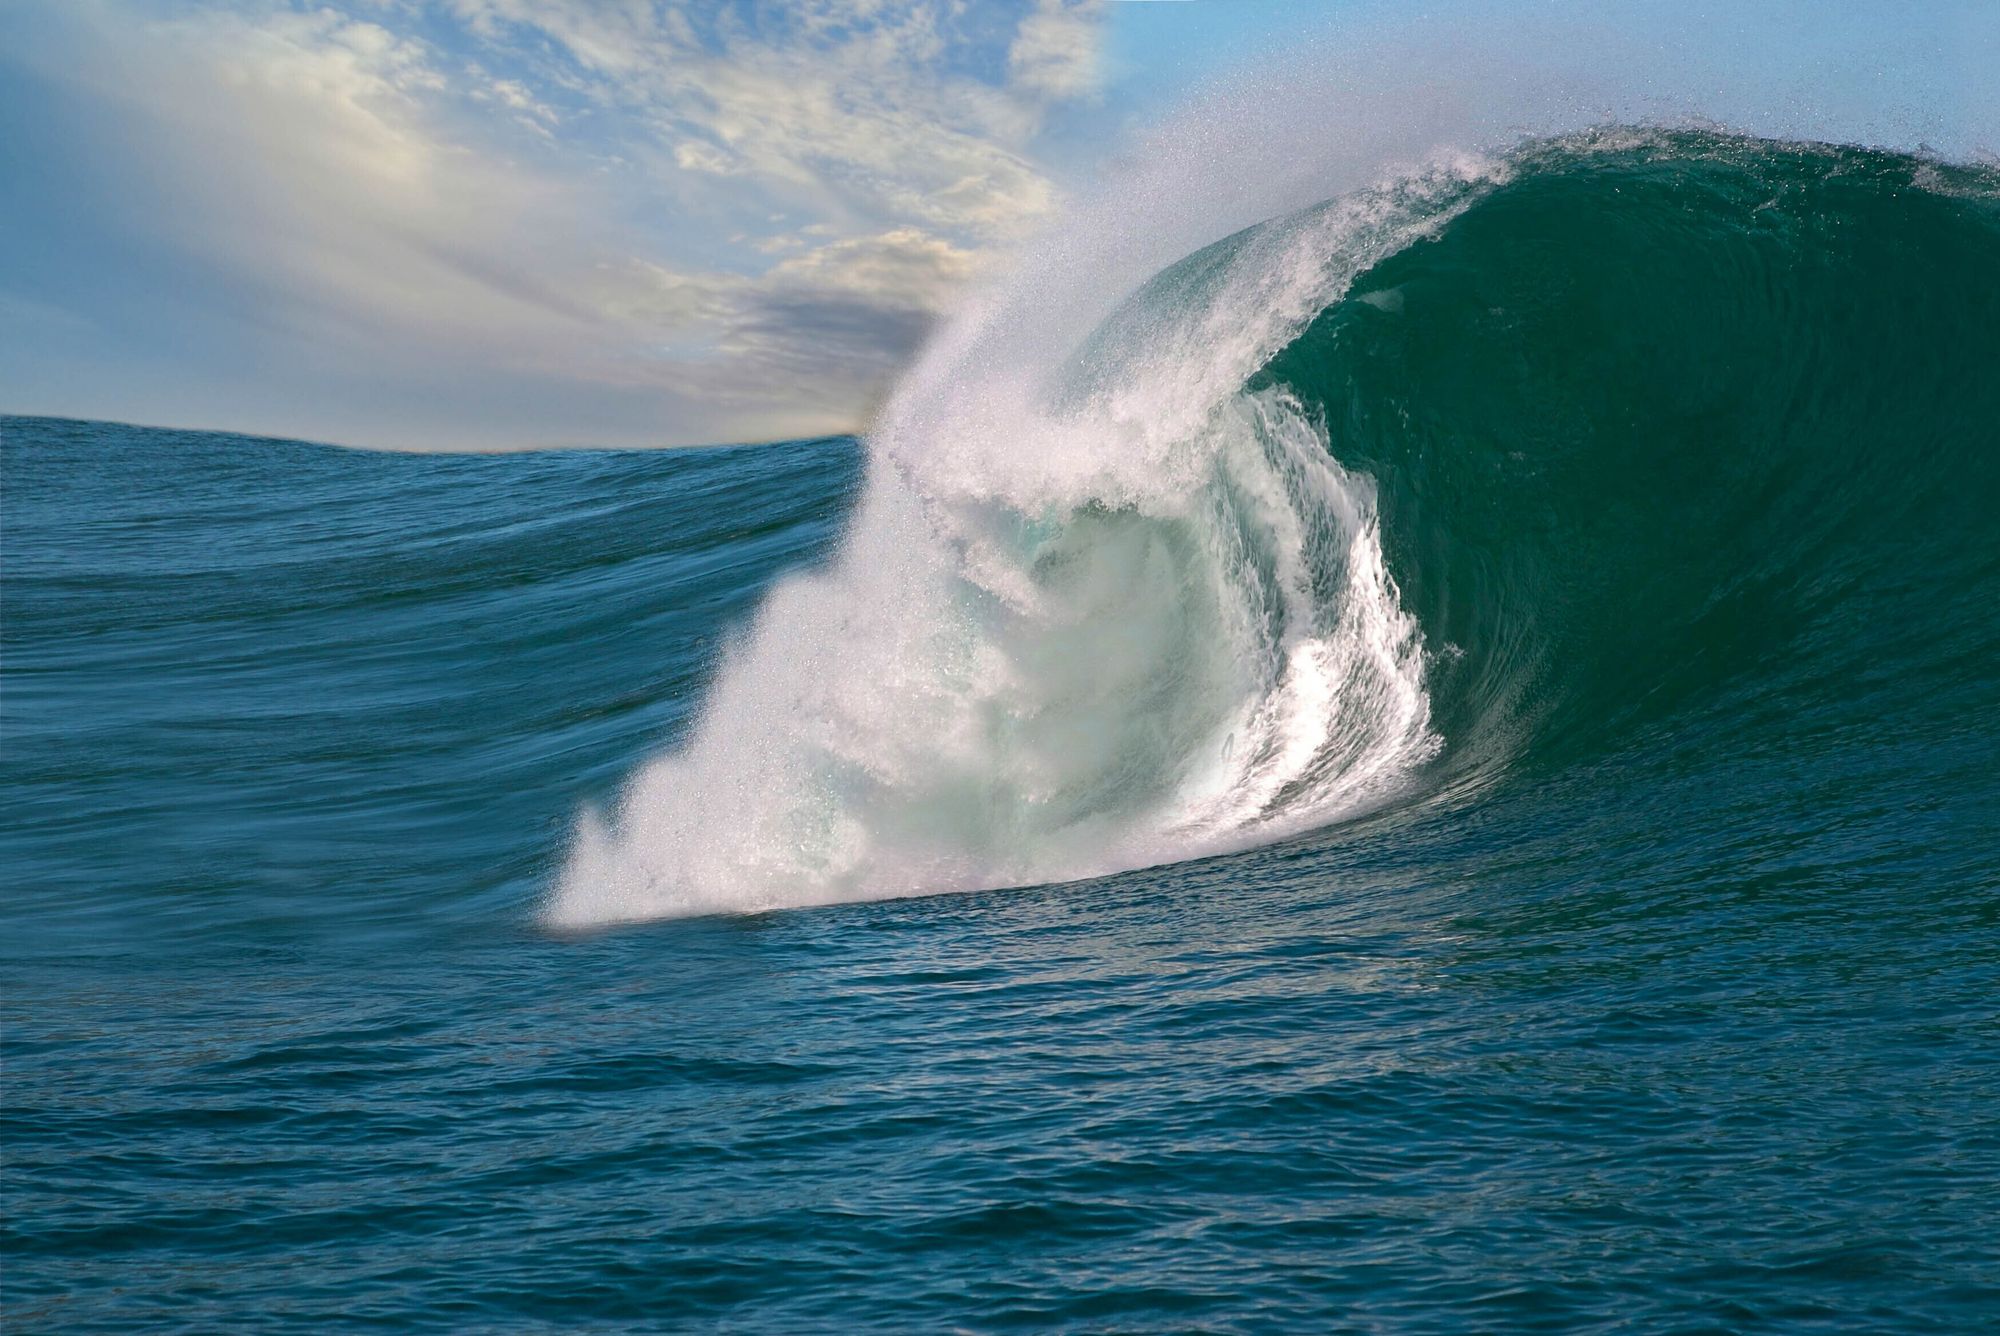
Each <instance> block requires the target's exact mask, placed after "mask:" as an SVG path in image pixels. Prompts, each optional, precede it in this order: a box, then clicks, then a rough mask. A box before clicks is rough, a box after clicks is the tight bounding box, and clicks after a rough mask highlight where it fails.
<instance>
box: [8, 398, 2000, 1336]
mask: <svg viewBox="0 0 2000 1336" xmlns="http://www.w3.org/2000/svg"><path fill="white" fill-rule="evenodd" d="M5 451H6V453H5V456H4V460H5V469H6V483H7V490H6V511H5V521H6V533H5V548H4V556H5V569H6V588H5V616H6V676H5V715H4V722H5V790H4V792H5V811H6V825H5V833H4V841H5V842H4V845H0V855H4V867H5V869H6V882H7V889H6V899H5V920H4V934H0V940H4V948H0V950H4V971H5V973H4V998H5V1009H6V1015H5V1041H6V1103H7V1115H6V1117H7V1121H6V1128H5V1149H6V1170H5V1172H6V1206H7V1240H6V1241H7V1259H6V1266H5V1279H4V1285H5V1300H6V1307H7V1313H8V1323H7V1325H8V1328H9V1329H10V1330H13V1331H22V1332H25V1331H75V1330H103V1329H118V1328H122V1329H130V1330H173V1329H186V1330H217V1329H231V1330H237V1329H287V1330H301V1331H316V1330H329V1329H345V1328H351V1327H364V1326H383V1327H394V1328H397V1329H433V1330H463V1329H502V1330H505V1329H514V1330H532V1329H536V1328H539V1327H543V1326H552V1325H588V1324H597V1325H600V1326H607V1327H611V1328H630V1327H661V1326H666V1327H696V1328H707V1327H711V1326H724V1327H729V1328H732V1329H747V1330H828V1329H859V1328H880V1329H924V1330H933V1329H947V1328H963V1329H967V1330H1004V1329H1048V1328H1062V1329H1069V1330H1187V1329H1197V1328H1199V1329H1228V1330H1275V1329H1314V1330H1326V1329H1355V1330H1397V1331H1432V1330H1437V1331H1444V1330H1465V1329H1479V1330H1495V1329H1506V1330H1515V1329H1518V1330H1530V1329H1565V1330H1568V1329H1589V1330H1632V1331H1640V1330H1645V1331H1659V1330H1690V1331H1692V1330H1800V1329H1847V1330H1906V1331H1924V1330H1957V1331H1973V1330H1978V1329H1981V1328H1982V1327H1983V1326H1984V1325H1986V1324H1987V1323H1988V1322H1989V1321H1990V1320H1991V1319H1992V1318H1993V1317H1994V1316H1995V1314H1996V1313H2000V1253H1996V1245H1995V1239H1996V1238H2000V1112H1996V1111H2000V1005H1997V1004H1996V999H2000V948H1996V945H1995V929H1996V926H2000V893H1997V892H1996V878H1995V875H1994V872H1995V866H1994V863H1995V851H1994V847H1993V844H1992V842H1991V839H1990V837H1991V835H1992V834H1993V831H1994V827H1993V825H1992V824H1991V821H1990V816H1989V812H1990V808H1989V807H1988V806H1987V799H1988V798H1989V797H1990V779H1989V778H1987V777H1986V774H1985V773H1984V772H1983V771H1982V772H1980V773H1978V774H1973V775H1970V776H1967V777H1961V779H1960V781H1959V782H1960V783H1961V784H1963V785H1964V789H1962V790H1961V792H1969V793H1970V794H1971V796H1970V797H1963V798H1962V797H1960V796H1958V795H1957V794H1954V793H1953V792H1949V791H1947V792H1939V791H1936V790H1935V789H1934V788H1932V787H1930V786H1931V785H1932V784H1934V783H1935V782H1936V781H1937V780H1938V779H1939V778H1940V777H1941V776H1943V775H1957V773H1958V772H1957V769H1956V766H1957V765H1958V764H1959V763H1960V762H1964V763H1971V762H1975V761H1979V760H1981V759H1986V760H1990V758H1991V752H1990V750H1985V749H1986V748H1988V747H1989V746H1990V741H1991V736H1992V735H1991V726H1990V720H1989V721H1970V731H1969V732H1968V733H1967V735H1966V740H1965V744H1964V748H1965V750H1964V754H1963V755H1962V756H1960V757H1958V758H1957V760H1956V761H1954V760H1953V759H1952V758H1950V757H1949V756H1946V757H1944V758H1942V759H1937V760H1933V761H1932V762H1930V763H1928V765H1926V763H1924V762H1923V761H1922V759H1921V758H1917V759H1913V758H1911V757H1908V756H1903V755H1900V754H1899V753H1897V752H1896V751H1895V750H1894V749H1893V748H1889V749H1886V750H1883V751H1881V752H1879V753H1877V755H1878V757H1879V760H1880V764H1876V765H1871V766H1868V767H1863V766H1860V765H1858V764H1855V765H1852V766H1841V765H1835V766H1827V765H1819V764H1815V763H1814V761H1813V758H1812V755H1811V754H1810V749H1807V750H1806V752H1805V754H1801V751H1800V749H1798V748H1791V749H1788V748H1784V747H1770V748H1766V749H1764V750H1763V751H1762V752H1761V753H1760V754H1748V755H1743V756H1741V757H1738V758H1735V759H1734V760H1733V761H1732V763H1731V767H1732V770H1733V771H1735V772H1736V773H1735V775H1734V778H1733V780H1732V787H1731V790H1730V797H1729V799H1728V800H1727V801H1724V802H1718V801H1715V800H1714V798H1713V796H1712V794H1710V793H1707V792H1704V790H1706V789H1708V788H1710V787H1711V786H1712V785H1713V783H1714V780H1713V775H1712V773H1711V772H1710V770H1709V768H1708V767H1706V766H1705V765H1704V764H1703V763H1702V760H1701V757H1700V755H1699V752H1700V750H1701V749H1700V748H1699V747H1693V748H1687V749H1677V748H1674V747H1671V746H1669V747H1664V748H1661V749H1659V750H1657V751H1651V752H1646V753H1644V754H1640V755H1636V756H1626V757H1612V758H1608V759H1605V760H1603V761H1602V762H1601V763H1599V764H1596V765H1592V766H1589V767H1585V768H1580V769H1578V770H1576V771H1574V772H1571V773H1567V774H1562V775H1556V776H1552V777H1549V778H1547V779H1545V780H1544V781H1542V782H1539V783H1537V784H1535V785H1532V786H1525V787H1521V788H1518V789H1514V790H1510V791H1507V792H1504V793H1502V794H1499V795H1494V796H1490V797H1488V798H1486V799H1484V800H1481V801H1478V802H1475V803H1472V804H1469V805H1465V806H1457V807H1454V806H1449V805H1447V806H1444V807H1433V808H1428V809H1424V810H1419V811H1414V812H1406V813H1402V814H1390V815H1387V816H1384V817H1381V818H1377V819H1376V820H1374V821H1372V822H1365V823H1362V824H1359V825H1354V826H1349V827H1346V828H1343V829H1340V830H1337V831H1334V832H1329V833H1327V834H1324V835H1321V836H1318V837H1315V838H1311V839H1307V840H1304V841H1299V842H1295V843H1291V844H1286V845H1282V846H1277V847H1272V848H1266V849H1263V850H1259V851H1254V852H1251V853H1248V854H1244V855H1241V856H1237V857H1233V858H1224V859H1217V860H1210V861H1206V862H1202V863H1197V864H1187V865H1182V866H1177V867H1170V868H1164V869H1159V870H1156V871H1151V872H1141V873H1133V874H1127V875H1124V876H1121V877H1116V878H1111V879H1108V880H1105V881H1100V882H1095V883H1084V884H1077V885H1070V886H1064V887H1056V888H1043V889H1030V890H1021V891H1011V892H994V893H986V894H976V895H960V896H946V897H940V898H934V899H919V900H902V901H895V902H888V903H879V904H861V905H852V906H844V907H836V908H828V909H816V910H805V911H795V912H788V913H779V914H772V915H765V916H754V917H747V918H717V919H701V920H692V921H681V922H675V923H669V924H664V925H660V926H658V927H655V928H651V929H636V930H626V931H621V932H618V933H613V934H608V935H601V936H596V937H589V938H584V939H580V940H567V939H557V938H552V937H550V936H547V935H545V934H543V933H541V932H539V931H538V930H537V929H536V928H535V926H534V924H533V920H532V910H533V906H534V902H535V900H536V898H537V896H538V895H539V894H540V893H541V891H542V889H543V887H544V882H545V879H546V877H547V876H548V875H549V873H550V872H551V870H552V868H553V866H554V865H555V864H556V863H557V862H558V861H559V860H560V857H561V853H562V848H563V844H564V840H565V837H566V832H567V830H568V829H569V826H570V823H571V821H572V819H573V816H574V813H575V811H576V808H577V805H578V803H579V801H580V800H581V799H583V798H586V797H588V796H590V795H593V794H595V795H599V796H602V795H604V794H605V793H607V792H608V791H609V790H610V788H611V787H612V786H613V785H614V784H615V782H616V779H617V777H618V776H619V775H620V774H621V773H623V772H624V771H625V770H626V769H627V768H629V767H630V766H631V765H633V764H634V763H636V762H637V761H638V760H639V759H640V758H641V757H642V756H643V755H644V754H646V753H647V752H648V751H650V750H651V749H652V748H654V747H655V746H656V745H657V744H659V743H660V742H661V740H662V739H663V738H667V737H671V736H672V735H673V734H674V733H675V730H677V729H681V728H684V727H685V726H686V721H687V712H688V709H689V704H690V701H691V700H693V699H694V698H695V696H696V692H697V688H698V685H699V683H700V681H701V680H702V675H703V672H704V665H705V664H707V663H709V662H710V651H711V650H712V648H713V647H714V645H715V643H716V642H717V640H718V638H721V637H726V636H727V635H728V633H729V630H730V628H731V627H732V626H733V625H735V624H737V622H738V621H739V620H740V619H741V618H742V617H743V616H744V615H745V614H746V613H747V611H748V610H749V609H750V608H751V607H752V605H753V604H754V602H755V600H756V597H757V594H758V591H759V590H760V588H762V587H763V586H764V585H765V583H766V582H768V581H769V580H770V579H771V578H772V577H773V575H774V574H775V573H777V572H779V571H781V570H783V569H785V568H787V567H789V566H791V565H794V564H796V563H801V562H810V561H813V560H814V559H815V558H816V556H818V555H819V554H821V553H822V552H823V551H824V550H825V547H826V545H827V543H828V541H829V539H830V537H831V535H832V534H833V532H834V530H835V528H836V526H837V523H838V520H839V517H840V515H841V513H842V498H843V497H844V496H846V495H847V494H848V493H849V491H850V489H851V488H852V487H853V485H854V484H855V481H856V476H857V460H856V455H855V452H854V449H853V447H852V445H851V444H850V443H846V442H839V441H835V442H825V443H809V444H802V445H797V446H789V447H783V448H778V449H770V450H721V451H694V452H681V453H668V454H602V455H599V454H587V453H578V454H559V455H547V456H529V457H474V458H465V457H453V458H436V457H424V456H386V455H372V454H362V453H352V452H342V451H337V450H331V449H323V448H319V447H313V446H303V445H293V444H286V443H281V442H270V441H258V440H247V439H242V438H235V437H218V436H201V435H191V434H185V433H173V432H158V431H146V430H141V429H136V428H126V427H114V426H106V425H97V424H81V423H69V422H54V421H41V420H23V419H10V420H8V421H7V423H6V444H5ZM746 515H754V516H756V517H757V519H758V522H757V523H756V524H755V525H745V524H744V522H743V517H744V516H746ZM1982 786H1985V787H1982ZM1683 811H1694V812H1698V813H1699V814H1700V815H1699V820H1698V821H1692V822H1687V821H1676V820H1674V819H1673V817H1674V814H1675V813H1676V812H1683Z"/></svg>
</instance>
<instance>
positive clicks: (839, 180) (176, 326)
mask: <svg viewBox="0 0 2000 1336" xmlns="http://www.w3.org/2000/svg"><path fill="white" fill-rule="evenodd" d="M1097 21H1098V20H1097V17H1096V10H1095V8H1094V6H1093V5H1092V4H1090V3H1070V0H1041V3H1034V4H1026V3H1024V4H1021V5H1016V6H1001V7H990V6H963V5H958V4H930V3H910V2H904V3H896V2H894V0H880V2H875V0H813V2H811V3H805V4H801V5H795V6H775V5H772V6H767V5H762V4H748V3H726V4H704V5H677V4H649V3H625V2H623V0H570V2H569V3H549V2H547V0H541V2H538V3H527V0H435V2H431V3H417V2H416V0H352V2H351V3H347V4H344V5H291V4H283V3H275V2H271V3H260V2H258V0H227V2H225V0H216V2H215V3H210V4H203V5H197V6H194V7H193V8H192V9H190V8H189V7H188V6H185V5H175V6H166V5H160V4H153V3H149V2H148V0H78V3H76V4H66V5H63V6H60V7H59V8H58V7H56V6H54V5H50V6H44V7H40V8H39V9H38V10H37V9H34V8H32V7H31V9H30V10H28V11H22V12H17V13H16V14H15V15H14V17H13V18H12V19H11V20H7V21H4V22H0V27H8V28H10V29H11V31H8V32H5V33H0V35H4V36H7V37H10V38H12V39H13V40H12V41H10V42H9V43H8V49H9V50H10V51H11V52H12V53H13V54H12V55H11V57H8V58H6V59H9V60H11V62H12V63H13V64H14V65H15V67H16V68H17V69H18V70H19V71H21V72H23V73H25V74H26V75H28V76H30V77H28V78H27V79H24V80H22V81H21V82H20V83H18V84H17V85H16V87H17V92H16V93H15V94H14V95H13V96H12V97H8V98H0V117H4V118H5V121H6V122H7V123H6V125H5V126H4V127H0V128H4V129H5V130H6V132H7V133H8V134H9V135H12V136H14V137H15V139H16V143H17V155H18V157H19V165H20V166H21V167H22V169H23V171H24V173H25V177H26V179H27V181H28V183H29V184H31V185H32V186H34V187H36V188H35V189H33V190H30V191H25V192H23V198H25V199H28V200H29V201H31V207H30V208H29V209H28V210H27V211H26V216H22V215H20V214H17V216H16V217H15V218H13V219H12V220H10V222H9V223H8V224H7V225H6V226H7V227H8V229H9V231H10V232H11V233H14V234H17V235H18V240H19V241H20V243H21V244H17V245H16V244H8V245H0V296H4V297H5V298H6V299H7V301H8V302H9V303H10V309H20V310H29V309H34V310H46V311H48V312H50V313H51V319H52V320H55V319H60V320H63V321H68V322H70V324H69V326H68V327H67V328H66V329H65V331H64V334H63V339H62V340H61V341H59V342H58V343H48V342H47V341H43V340H37V339H35V337H34V336H33V334H32V331H29V330H25V329H17V330H16V331H14V332H15V334H16V336H17V337H18V338H20V339H22V340H23V341H24V342H25V343H28V344H30V345H38V346H29V347H25V348H23V349H22V352H23V354H24V356H23V357H22V358H21V359H18V360H17V361H16V363H15V364H16V365H17V366H18V367H25V368H26V371H25V372H23V373H20V375H21V376H22V377H24V378H25V379H26V380H31V381H33V382H35V383H33V384H24V383H23V380H21V379H17V381H16V383H15V384H14V385H12V386H4V388H6V389H7V391H8V393H9V394H10V395H15V396H18V395H23V394H24V393H26V395H27V398H26V401H25V402H16V403H14V404H11V405H10V406H13V407H19V408H25V409H28V410H30V411H33V410H37V409H39V410H42V411H78V412H109V413H117V414H121V415H125V416H137V417H150V418H154V419H161V418H172V419H177V420H186V421H194V422H208V423H214V424H215V425H229V426H244V427H250V428H253V429H264V430H278V431H295V432H300V433H303V434H319V435H330V436H334V437H336V438H339V439H351V440H357V441H362V442H366V443H381V444H450V445H472V444H480V445H493V446H506V445H515V444H526V443H533V442H536V441H543V440H551V441H553V440H615V441H620V442H639V441H652V442H671V441H694V440H716V439H744V438H755V437H762V436H772V435H788V434H802V433H810V432H817V431H827V430H840V429H844V428H848V427H851V426H853V425H855V424H856V423H857V422H858V421H859V420H860V418H861V417H862V416H863V415H864V414H865V411H866V409H867V407H868V405H869V403H870V402H871V401H872V399H873V397H874V396H875V395H876V394H878V393H879V391H880V389H881V386H882V384H883V382H884V380H885V378H886V377H887V376H889V375H890V374H891V373H892V372H893V370H894V368H895V367H896V365H898V363H899V362H900V361H901V359H902V358H904V357H905V356H906V355H907V354H908V352H909V351H910V349H911V348H912V347H913V346H914V344H915V343H916V342H917V341H918V340H919V339H920V338H921V337H922V334H923V332H924V330H925V328H926V327H927V324H928V322H929V321H930V320H931V319H932V318H933V317H934V316H935V315H936V313H937V312H939V311H940V310H942V309H943V308H944V307H945V306H946V305H947V304H948V303H949V301H950V300H951V299H952V297H953V295H954V294H955V293H956V292H958V291H959V290H961V289H962V288H963V287H964V285H965V284H967V283H968V282H970V281H972V280H973V279H974V278H975V277H976V276H977V274H978V273H979V272H980V270H981V267H982V265H983V264H986V263H988V262H990V260H991V258H992V257H993V256H994V255H995V254H997V253H999V252H1000V251H1002V250H1004V249H1005V248H1006V247H1008V246H1010V245H1012V244H1014V243H1015V242H1017V241H1018V240H1020V239H1021V238H1022V237H1023V236H1025V235H1026V234H1027V232H1028V231H1029V230H1031V229H1032V228H1033V227H1034V226H1035V224H1036V223H1037V222H1038V221H1039V220H1040V219H1041V218H1042V217H1044V216H1045V215H1046V213H1047V211H1048V209H1049V208H1050V207H1051V205H1052V203H1053V201H1054V199H1055V198H1056V195H1057V190H1056V187H1055V185H1054V184H1053V183H1052V182H1051V180H1050V179H1049V177H1048V175H1047V173H1046V172H1045V171H1044V170H1043V169H1042V168H1041V167H1039V166H1038V165H1037V163H1036V161H1035V145H1036V142H1037V137H1038V135H1039V134H1040V133H1041V132H1042V130H1043V128H1044V126H1045V124H1046V123H1047V121H1048V119H1049V118H1050V117H1051V116H1054V115H1059V114H1060V113H1061V111H1062V109H1063V108H1064V107H1065V106H1066V105H1071V104H1074V103H1077V102H1078V101H1080V100H1082V99H1087V98H1088V97H1089V96H1090V95H1091V93H1092V90H1093V87H1094V85H1093V83H1092V77H1091V75H1090V73H1089V71H1090V70H1091V69H1092V68H1094V66H1093V64H1092V62H1093V60H1094V46H1093V43H1094V40H1095V33H1096V24H1097ZM20 145H25V148H20V147H19V146H20ZM51 259H52V260H53V261H55V262H54V263H53V264H50V263H36V262H35V261H38V260H39V261H48V260H51ZM107 267H108V268H115V269H119V270H121V271H122V273H121V282H120V283H118V284H116V285H106V284H103V283H99V282H95V281H91V279H90V275H91V274H92V273H93V272H96V273H100V274H101V272H102V271H103V270H104V269H106V268H107ZM44 323H48V322H44ZM79 327H80V328H82V329H84V330H96V331H97V332H98V336H99V337H97V338H96V339H95V344H96V346H94V347H93V346H91V345H92V344H93V339H92V336H91V335H89V334H88V333H81V334H80V333H79V332H78V329H79ZM121 372H122V373H124V379H122V380H118V379H117V378H118V377H120V375H121ZM93 378H96V379H97V381H98V382H100V388H101V389H103V390H104V392H102V393H98V394H97V395H96V396H95V401H96V402H97V403H100V404H102V405H103V406H102V407H97V406H93V402H92V394H91V393H90V391H91V389H92V384H93ZM107 380H117V383H116V384H112V385H109V386H108V387H105V386H103V385H102V384H101V382H103V381H107ZM169 389H170V391H171V392H164V393H163V392H162V391H163V390H169ZM151 403H157V404H158V405H159V407H158V408H156V409H149V408H148V407H147V405H148V404H151Z"/></svg>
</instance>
